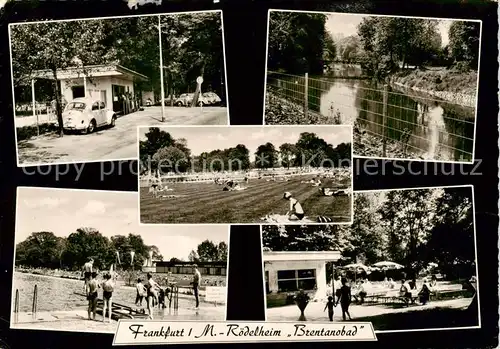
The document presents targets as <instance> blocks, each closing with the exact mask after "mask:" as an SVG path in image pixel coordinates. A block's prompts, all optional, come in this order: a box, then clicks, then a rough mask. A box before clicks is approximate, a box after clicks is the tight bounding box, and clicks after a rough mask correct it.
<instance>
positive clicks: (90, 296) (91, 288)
mask: <svg viewBox="0 0 500 349" xmlns="http://www.w3.org/2000/svg"><path fill="white" fill-rule="evenodd" d="M96 277H97V273H96V272H93V273H90V277H89V282H88V285H87V290H88V293H87V300H88V301H89V309H88V314H89V320H95V311H96V308H97V289H98V288H99V284H98V283H97V280H96V279H95V278H96Z"/></svg>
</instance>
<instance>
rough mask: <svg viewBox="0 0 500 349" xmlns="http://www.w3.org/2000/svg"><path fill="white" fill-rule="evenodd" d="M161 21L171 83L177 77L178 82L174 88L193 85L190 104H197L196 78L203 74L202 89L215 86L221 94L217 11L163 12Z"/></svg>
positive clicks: (220, 45) (219, 31) (222, 58)
mask: <svg viewBox="0 0 500 349" xmlns="http://www.w3.org/2000/svg"><path fill="white" fill-rule="evenodd" d="M161 25H162V44H163V48H164V54H165V55H164V62H165V63H166V64H167V66H166V67H167V71H168V76H170V79H169V80H170V81H171V82H172V83H171V85H172V84H174V81H175V80H180V81H181V84H180V85H177V86H175V87H176V88H177V89H179V90H181V89H189V88H190V87H191V88H193V89H194V90H195V95H194V97H193V102H192V104H191V105H192V106H196V105H198V103H197V101H198V95H199V92H200V90H199V88H198V85H197V84H196V83H195V81H196V78H197V77H198V76H202V77H204V82H203V84H204V86H205V89H206V90H207V89H208V90H215V91H217V92H218V94H219V96H221V98H224V97H225V96H224V95H225V93H223V92H224V91H222V85H223V82H222V81H223V70H224V68H223V66H224V63H223V62H224V57H223V54H222V53H223V46H222V45H223V44H222V21H221V15H220V13H195V14H174V15H165V16H161ZM163 34H164V35H163ZM178 78H180V79H178ZM191 91H192V90H191Z"/></svg>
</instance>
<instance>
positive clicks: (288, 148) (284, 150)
mask: <svg viewBox="0 0 500 349" xmlns="http://www.w3.org/2000/svg"><path fill="white" fill-rule="evenodd" d="M296 152H297V149H296V147H295V145H294V144H291V143H283V144H282V145H280V155H281V164H282V165H283V166H286V167H287V168H290V165H291V164H293V162H294V155H295V153H296Z"/></svg>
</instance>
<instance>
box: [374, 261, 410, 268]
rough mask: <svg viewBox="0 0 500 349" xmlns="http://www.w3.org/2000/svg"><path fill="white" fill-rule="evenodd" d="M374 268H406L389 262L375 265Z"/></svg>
mask: <svg viewBox="0 0 500 349" xmlns="http://www.w3.org/2000/svg"><path fill="white" fill-rule="evenodd" d="M373 266H374V267H378V268H388V269H402V268H404V266H403V265H401V264H398V263H395V262H389V261H383V262H378V263H375V264H373Z"/></svg>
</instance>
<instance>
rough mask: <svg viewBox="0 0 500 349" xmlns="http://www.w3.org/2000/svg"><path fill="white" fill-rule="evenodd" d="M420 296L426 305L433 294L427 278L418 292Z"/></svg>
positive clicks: (421, 301)
mask: <svg viewBox="0 0 500 349" xmlns="http://www.w3.org/2000/svg"><path fill="white" fill-rule="evenodd" d="M418 295H419V296H420V303H422V304H423V305H426V304H427V302H429V298H430V296H431V290H430V289H429V286H427V279H424V284H423V285H422V289H421V290H420V292H419V293H418Z"/></svg>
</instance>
